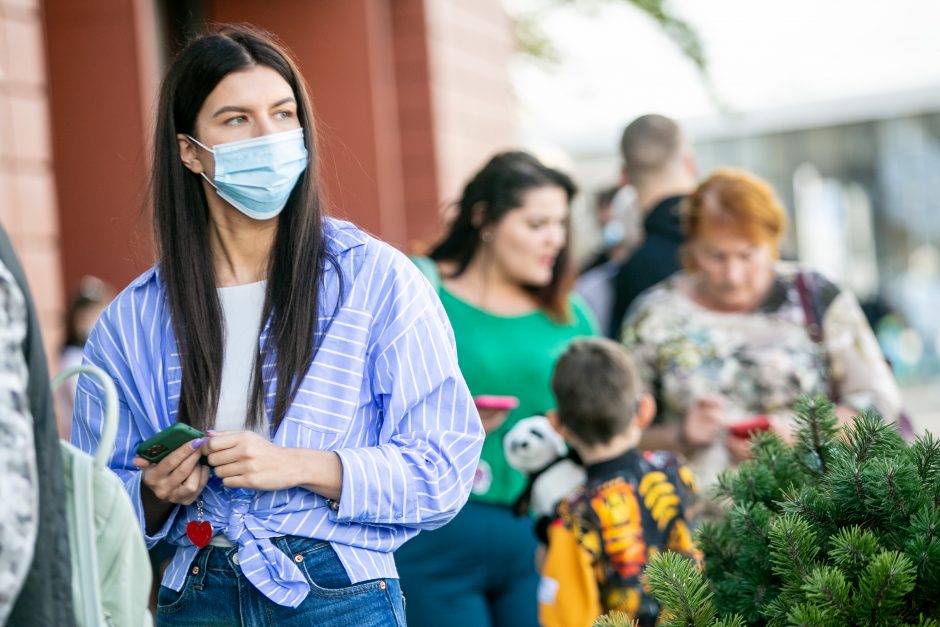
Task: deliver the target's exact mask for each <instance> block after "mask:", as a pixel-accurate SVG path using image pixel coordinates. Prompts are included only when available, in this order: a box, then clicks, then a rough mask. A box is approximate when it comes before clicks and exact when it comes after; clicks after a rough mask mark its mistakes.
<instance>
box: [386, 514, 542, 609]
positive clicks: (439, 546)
mask: <svg viewBox="0 0 940 627" xmlns="http://www.w3.org/2000/svg"><path fill="white" fill-rule="evenodd" d="M537 544H538V542H537V540H536V539H535V534H534V533H533V532H532V519H531V518H529V517H528V516H523V517H521V518H517V517H516V516H514V515H513V513H512V512H511V511H510V510H509V508H508V507H499V506H497V505H487V504H485V503H478V502H475V501H470V502H469V503H467V504H466V505H465V506H464V508H463V509H462V510H460V513H459V514H457V516H456V517H454V519H453V520H452V521H450V522H449V523H448V524H446V525H444V526H443V527H441V528H440V529H435V530H434V531H422V532H421V533H419V534H418V535H417V536H416V537H414V538H412V539H411V540H409V541H408V542H406V543H405V544H404V546H402V547H401V548H400V549H398V551H396V552H395V563H396V564H397V566H398V575H399V577H401V585H402V589H403V590H404V591H405V595H406V597H407V598H408V624H409V625H411V627H440V626H442V625H446V626H447V627H538V605H537V603H536V589H537V588H538V583H539V576H538V573H537V572H536V570H535V548H536V545H537Z"/></svg>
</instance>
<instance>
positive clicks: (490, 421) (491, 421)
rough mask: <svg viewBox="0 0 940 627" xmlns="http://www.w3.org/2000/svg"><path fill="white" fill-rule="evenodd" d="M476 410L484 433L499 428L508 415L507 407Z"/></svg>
mask: <svg viewBox="0 0 940 627" xmlns="http://www.w3.org/2000/svg"><path fill="white" fill-rule="evenodd" d="M477 411H478V412H479V413H480V422H482V423H483V431H484V432H486V433H490V432H491V431H496V430H497V429H499V427H500V426H501V425H502V424H503V423H504V422H506V417H507V416H509V410H508V409H477Z"/></svg>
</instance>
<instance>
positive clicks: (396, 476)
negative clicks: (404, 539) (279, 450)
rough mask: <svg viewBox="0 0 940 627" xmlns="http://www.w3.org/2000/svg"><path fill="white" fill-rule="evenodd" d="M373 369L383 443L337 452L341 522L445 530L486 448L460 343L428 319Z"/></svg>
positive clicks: (405, 334) (393, 343)
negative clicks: (464, 374)
mask: <svg viewBox="0 0 940 627" xmlns="http://www.w3.org/2000/svg"><path fill="white" fill-rule="evenodd" d="M374 364H375V367H374V372H373V375H374V380H373V387H374V389H375V391H376V392H377V398H378V400H379V402H380V403H381V404H382V406H383V426H382V436H381V440H382V441H383V442H384V443H383V444H381V445H379V446H376V447H365V448H347V449H340V450H338V451H336V453H337V454H338V455H339V457H340V460H341V461H342V464H343V488H342V494H341V496H340V501H339V503H340V505H339V511H338V512H337V520H338V521H340V522H359V523H371V524H402V525H408V526H413V527H416V528H422V529H433V528H435V527H439V526H441V525H443V524H444V523H446V522H447V521H449V520H450V519H451V518H452V517H453V516H454V515H456V514H457V512H458V511H460V508H461V507H463V505H464V503H465V502H466V500H467V497H468V496H469V494H470V487H471V484H472V481H473V474H474V472H475V471H476V467H477V463H478V462H479V459H480V450H481V448H482V446H483V428H482V426H481V424H480V418H479V415H478V414H477V411H476V408H475V406H474V404H473V399H472V397H471V396H470V391H469V390H468V389H467V385H466V383H465V382H464V380H463V377H462V376H461V375H460V371H459V369H458V368H457V360H456V357H455V349H454V347H453V340H452V339H451V338H450V337H449V333H448V329H447V328H445V326H444V324H443V323H442V321H441V320H440V319H436V318H435V317H431V316H429V317H426V318H424V319H423V320H421V321H419V322H417V323H415V324H413V325H411V326H410V327H409V328H408V329H407V330H405V331H404V332H402V333H401V334H400V335H398V337H396V338H394V339H393V340H392V341H391V342H390V343H389V344H388V345H387V346H386V347H385V349H384V350H382V352H381V353H380V354H379V355H378V356H377V357H376V358H375V361H374Z"/></svg>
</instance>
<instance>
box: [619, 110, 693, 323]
mask: <svg viewBox="0 0 940 627" xmlns="http://www.w3.org/2000/svg"><path fill="white" fill-rule="evenodd" d="M620 156H621V158H622V159H623V180H624V182H625V183H626V184H629V185H632V186H633V188H634V189H635V190H636V204H637V205H638V206H639V207H640V211H641V213H642V215H643V216H644V217H643V232H644V236H643V243H642V244H640V245H639V247H638V248H637V249H636V250H635V251H634V252H633V254H631V255H630V256H629V257H628V258H627V260H626V261H625V262H623V263H622V264H621V265H620V267H619V268H618V269H617V272H616V274H615V275H614V278H613V288H612V289H613V305H612V306H611V310H610V323H609V326H608V327H607V329H606V331H607V333H608V334H609V335H610V337H617V336H618V335H619V333H620V325H621V324H622V322H623V318H624V315H625V314H626V313H627V309H629V308H630V305H631V304H632V303H633V301H634V299H636V297H637V296H639V295H640V293H641V292H643V291H644V290H646V289H648V288H650V287H652V286H654V285H656V284H657V283H659V282H660V281H662V280H663V279H665V278H667V277H669V276H671V275H673V274H674V273H676V272H677V271H679V269H680V268H681V264H680V263H679V246H681V245H682V230H681V228H680V225H679V204H680V203H681V202H682V199H683V198H685V196H687V195H688V194H690V193H691V192H692V190H694V189H695V186H696V185H697V184H698V173H697V170H696V166H695V157H694V155H693V154H692V148H691V146H690V145H689V143H688V141H687V140H686V138H685V135H684V134H683V133H682V129H680V128H679V125H678V124H676V122H675V121H673V120H671V119H669V118H667V117H665V116H662V115H656V114H651V115H644V116H641V117H639V118H637V119H636V120H634V121H633V122H631V123H630V124H629V125H628V126H627V128H626V129H624V131H623V136H622V138H621V140H620Z"/></svg>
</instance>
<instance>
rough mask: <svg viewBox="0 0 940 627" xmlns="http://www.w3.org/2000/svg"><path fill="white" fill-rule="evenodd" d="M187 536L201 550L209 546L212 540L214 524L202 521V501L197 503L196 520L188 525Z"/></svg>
mask: <svg viewBox="0 0 940 627" xmlns="http://www.w3.org/2000/svg"><path fill="white" fill-rule="evenodd" d="M186 535H187V536H188V537H189V540H190V541H191V542H192V543H193V544H195V545H196V546H197V547H199V548H200V549H201V548H202V547H204V546H206V545H207V544H209V540H211V539H212V524H211V523H210V522H209V521H208V520H203V519H202V499H200V500H198V501H196V520H191V521H189V523H187V525H186Z"/></svg>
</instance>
